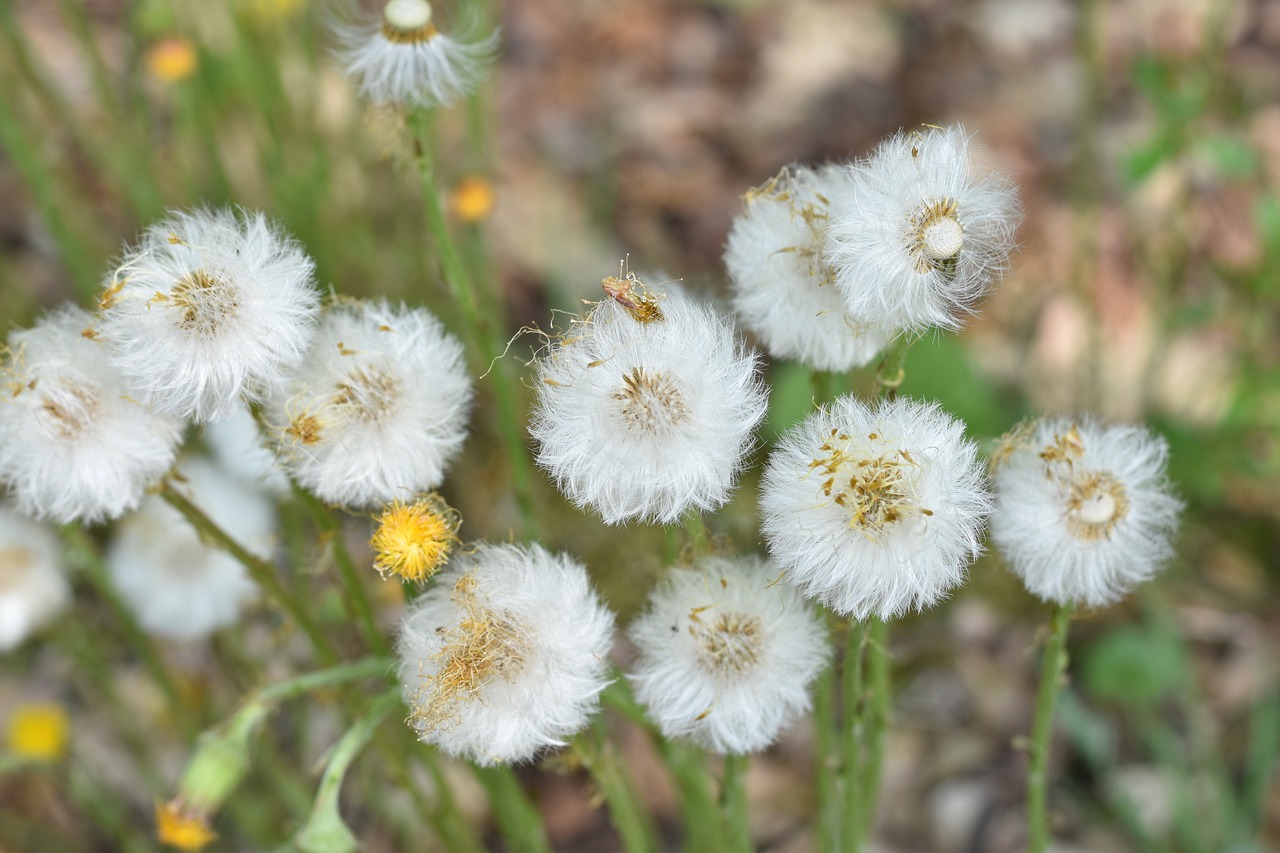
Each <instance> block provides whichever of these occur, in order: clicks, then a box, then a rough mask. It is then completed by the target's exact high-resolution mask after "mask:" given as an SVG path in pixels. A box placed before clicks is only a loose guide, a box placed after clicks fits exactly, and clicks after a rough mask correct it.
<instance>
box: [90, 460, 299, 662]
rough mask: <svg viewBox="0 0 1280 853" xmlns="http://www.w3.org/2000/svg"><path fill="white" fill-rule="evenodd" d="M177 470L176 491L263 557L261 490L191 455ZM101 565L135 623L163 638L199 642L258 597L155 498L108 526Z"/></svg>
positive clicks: (268, 536) (266, 516)
mask: <svg viewBox="0 0 1280 853" xmlns="http://www.w3.org/2000/svg"><path fill="white" fill-rule="evenodd" d="M178 471H179V477H177V478H175V479H174V482H173V485H174V487H175V488H176V489H178V490H179V491H180V492H182V493H183V495H184V496H185V497H187V498H188V499H189V500H190V501H191V502H192V503H194V504H195V505H196V506H198V507H199V508H200V509H201V510H202V511H203V512H204V513H205V514H206V515H208V516H209V518H210V519H212V520H213V522H214V523H215V524H217V525H218V526H219V527H221V528H222V529H223V530H224V531H226V532H227V533H228V534H229V535H230V536H231V538H233V539H235V540H236V541H237V542H239V543H240V544H241V545H243V546H244V547H245V548H246V549H248V550H249V551H250V552H251V553H253V554H256V555H258V556H260V557H263V558H264V559H265V558H269V557H270V556H271V550H272V544H273V542H274V539H275V511H274V509H273V507H272V505H271V502H270V501H269V500H267V498H266V497H265V496H264V495H263V494H262V493H261V492H259V491H258V490H257V489H255V488H253V487H251V486H249V485H248V484H245V483H243V482H241V481H240V480H238V479H236V478H235V477H232V476H230V475H229V474H227V473H226V472H225V471H223V470H221V469H220V468H218V467H217V466H215V465H214V464H213V463H212V462H209V461H208V460H205V459H201V458H199V457H187V458H185V459H183V460H181V461H180V462H179V464H178ZM106 559H107V569H108V571H109V573H110V576H111V580H112V582H113V583H114V584H115V586H116V589H117V590H118V591H119V592H120V597H121V598H122V599H123V600H124V603H125V605H126V606H127V607H128V608H129V609H130V610H131V611H133V613H134V615H135V616H136V617H137V619H138V624H139V625H141V626H142V627H143V629H144V630H146V631H148V632H150V633H152V634H158V635H160V636H164V637H172V638H175V639H199V638H201V637H205V636H207V635H209V634H211V633H213V632H214V631H216V630H218V629H219V628H223V627H226V626H227V625H230V624H232V623H233V622H235V621H236V619H237V618H239V616H240V611H241V609H242V608H243V607H244V605H245V604H247V603H248V602H250V601H252V600H254V599H255V598H256V597H257V594H258V588H257V585H256V584H254V583H253V581H251V580H250V579H249V578H248V577H247V576H246V575H245V571H244V567H243V566H241V565H240V563H239V562H238V561H237V560H236V559H235V558H234V557H232V556H231V555H230V554H228V553H226V552H225V551H222V550H220V549H217V548H215V547H213V546H211V545H206V544H205V543H204V541H203V540H202V539H201V538H200V536H199V534H198V533H197V532H196V530H195V528H193V527H192V526H191V525H190V524H189V523H188V522H187V520H186V519H185V518H183V517H182V515H181V514H179V512H178V511H177V510H176V509H174V508H173V507H171V506H169V504H168V503H167V502H166V501H165V500H164V499H163V498H162V497H160V496H159V495H151V496H149V497H148V498H147V499H146V501H145V502H144V503H143V504H142V507H141V508H140V509H139V510H138V511H137V512H136V513H134V514H133V515H130V516H128V517H127V518H125V519H123V520H121V522H120V523H119V524H118V525H117V526H116V530H115V535H114V536H113V537H112V539H111V542H110V544H109V545H108V547H107V554H106Z"/></svg>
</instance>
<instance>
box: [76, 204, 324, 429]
mask: <svg viewBox="0 0 1280 853" xmlns="http://www.w3.org/2000/svg"><path fill="white" fill-rule="evenodd" d="M314 268H315V265H314V263H313V262H312V260H311V258H310V257H308V256H307V254H306V253H305V252H304V251H303V250H302V248H301V247H300V246H299V245H298V244H297V243H295V242H294V241H293V240H292V239H290V238H289V237H287V236H286V235H285V234H284V233H283V232H281V231H280V230H279V229H278V228H277V227H276V226H275V225H273V224H272V223H271V222H269V221H268V220H267V218H266V217H265V216H264V215H263V214H261V213H249V212H241V213H240V214H236V213H234V212H232V211H230V210H193V211H170V212H169V213H168V214H167V215H166V216H165V218H164V219H162V220H160V221H159V222H157V223H156V224H154V225H152V226H151V227H149V228H148V229H147V230H146V231H145V232H144V233H143V235H142V238H141V240H140V241H139V243H138V245H137V246H135V247H134V248H132V249H130V250H129V251H128V252H126V253H125V256H124V259H123V260H122V261H121V263H120V266H119V267H118V268H117V269H116V270H115V272H113V273H112V275H111V277H110V279H109V280H108V282H107V286H106V290H105V291H104V292H103V295H102V298H101V300H100V307H101V309H102V321H101V325H100V328H99V331H100V332H101V334H102V338H103V340H104V341H106V343H107V344H108V348H109V351H110V357H111V362H112V364H113V365H114V366H115V367H116V369H117V370H119V371H120V373H121V375H123V376H124V377H125V380H126V382H127V383H128V385H129V388H130V391H131V393H133V394H135V395H137V396H138V397H139V398H140V399H141V400H142V401H143V402H144V403H146V404H148V405H151V406H154V407H155V408H156V409H157V410H158V411H161V412H164V413H166V414H170V415H174V416H177V417H182V418H191V419H193V420H195V421H198V422H201V423H203V422H205V421H211V420H221V419H223V418H228V417H231V415H233V414H234V413H235V412H236V411H237V409H238V407H239V406H241V405H242V402H241V401H242V400H245V401H250V402H254V401H260V400H262V399H263V398H264V397H265V396H266V395H267V394H268V393H270V391H271V390H272V389H273V388H275V387H276V386H278V385H280V384H281V383H282V382H283V381H284V380H285V379H286V378H287V377H288V376H289V375H290V374H292V373H293V372H294V371H296V370H297V369H298V365H299V364H301V362H302V358H303V356H304V355H305V354H306V351H307V347H308V345H309V344H310V342H311V336H312V334H313V333H314V330H315V318H316V314H317V312H318V311H319V306H320V297H319V293H318V292H317V291H316V289H315V286H314V283H313V272H314Z"/></svg>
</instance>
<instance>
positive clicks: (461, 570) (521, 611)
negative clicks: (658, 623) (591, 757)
mask: <svg viewBox="0 0 1280 853" xmlns="http://www.w3.org/2000/svg"><path fill="white" fill-rule="evenodd" d="M612 643H613V614H612V613H611V612H610V611H609V610H608V609H607V608H606V607H605V606H604V605H603V604H602V603H601V602H600V599H599V598H598V597H597V596H596V594H595V592H594V591H593V590H592V588H591V584H590V581H589V580H588V578H587V572H586V569H584V568H583V567H582V565H581V564H579V563H578V562H576V561H575V560H573V559H572V558H571V557H569V556H568V555H565V554H555V555H553V554H550V553H548V552H547V551H546V550H544V549H543V548H541V547H540V546H538V545H526V546H520V545H488V544H485V545H480V546H478V547H476V548H475V550H474V551H472V552H470V553H464V554H461V555H459V556H457V557H455V558H454V559H453V561H452V562H451V563H450V564H449V567H448V568H447V569H446V570H445V571H444V572H442V573H441V574H440V575H439V576H438V578H437V580H436V582H435V583H434V584H433V585H432V586H431V587H430V588H429V589H428V590H427V591H426V592H425V593H423V594H422V595H421V596H419V597H418V598H417V599H416V600H415V601H414V603H413V605H412V606H411V609H410V611H409V613H408V614H407V615H406V616H405V618H404V621H403V622H402V623H401V626H400V638H399V642H398V644H397V652H398V654H399V657H400V668H399V674H400V681H401V683H402V685H403V687H404V697H405V703H406V704H407V705H408V706H409V708H410V711H411V714H410V717H409V723H410V725H411V726H412V727H413V728H414V729H415V730H416V731H417V732H418V736H419V738H420V739H421V740H423V741H424V742H427V743H433V744H435V745H436V746H438V747H439V748H440V749H441V750H443V751H444V752H445V753H447V754H449V755H453V756H458V757H461V758H466V759H468V760H471V761H475V762H476V763H478V764H484V765H491V764H507V763H518V762H523V761H528V760H530V759H532V758H533V757H534V756H535V755H537V754H538V753H539V752H540V751H542V750H543V749H546V748H548V747H554V746H562V745H564V743H565V739H566V738H568V737H569V736H571V735H573V734H575V733H576V732H578V731H579V730H581V729H582V728H584V727H585V726H586V725H587V723H588V721H589V720H590V718H591V716H592V715H593V714H595V713H596V711H597V708H598V706H599V697H600V691H601V690H603V689H604V687H605V685H606V684H607V683H608V681H609V678H608V673H609V662H608V654H609V649H610V647H611V645H612Z"/></svg>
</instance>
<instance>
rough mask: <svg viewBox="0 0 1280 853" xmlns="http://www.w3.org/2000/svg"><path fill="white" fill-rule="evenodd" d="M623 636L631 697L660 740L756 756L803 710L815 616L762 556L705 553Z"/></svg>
mask: <svg viewBox="0 0 1280 853" xmlns="http://www.w3.org/2000/svg"><path fill="white" fill-rule="evenodd" d="M628 633H629V634H630V636H631V640H632V642H633V643H635V645H636V648H637V649H639V652H640V658H639V660H638V661H637V663H636V665H635V670H634V672H632V673H631V675H630V676H629V677H630V679H631V683H632V685H633V686H634V689H635V694H636V699H637V700H638V701H639V702H640V704H642V705H644V706H645V711H646V714H647V715H648V717H649V718H650V719H651V720H653V721H654V723H656V724H657V726H658V728H659V730H660V731H661V732H662V733H663V735H665V736H667V737H689V738H691V739H692V740H693V741H694V742H696V743H697V744H698V745H700V746H702V747H704V748H706V749H710V750H714V751H715V752H721V753H724V752H732V753H746V752H757V751H759V750H762V749H764V748H766V747H767V746H769V745H770V744H771V743H773V742H774V740H776V739H777V737H778V733H779V732H780V731H781V730H782V728H783V727H784V726H786V725H787V724H788V723H790V722H791V721H793V720H794V719H796V718H797V717H798V716H800V715H801V714H803V713H805V712H806V711H808V710H809V685H810V684H811V683H812V682H813V680H814V678H816V677H817V675H818V673H819V672H820V671H821V670H822V668H823V667H824V666H825V665H826V663H827V658H828V647H827V643H826V640H827V636H826V631H825V630H824V629H823V627H822V622H821V621H820V620H819V619H818V618H817V615H816V614H815V613H814V612H813V610H812V609H811V608H810V607H809V606H808V604H807V603H806V602H805V600H804V599H803V598H802V597H801V596H800V593H799V591H798V590H796V589H795V587H793V586H791V585H790V584H788V583H786V582H785V581H783V582H779V581H778V580H777V572H776V571H775V570H774V569H773V567H772V565H771V564H770V563H769V561H767V560H765V559H764V558H763V557H757V556H750V557H743V558H740V559H728V558H726V557H708V558H706V559H705V560H704V561H703V562H702V563H701V564H700V565H699V566H698V567H697V568H696V569H676V570H673V571H672V572H671V573H670V574H668V575H667V576H666V578H664V579H663V581H662V583H661V585H660V586H659V587H658V589H657V590H655V592H654V593H653V595H652V596H651V598H650V599H649V607H648V609H647V610H646V612H645V613H644V615H642V616H641V617H639V618H638V619H636V621H635V622H633V623H632V625H631V628H630V630H629V631H628Z"/></svg>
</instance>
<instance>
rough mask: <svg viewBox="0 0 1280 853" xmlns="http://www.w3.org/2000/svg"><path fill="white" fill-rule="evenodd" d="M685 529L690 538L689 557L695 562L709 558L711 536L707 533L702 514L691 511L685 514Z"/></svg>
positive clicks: (695, 510) (694, 510)
mask: <svg viewBox="0 0 1280 853" xmlns="http://www.w3.org/2000/svg"><path fill="white" fill-rule="evenodd" d="M684 529H685V533H686V534H688V536H689V546H688V547H689V556H690V557H691V558H692V559H693V561H694V562H697V561H698V560H700V559H701V558H703V557H705V556H707V554H708V553H710V551H711V535H710V534H709V533H708V532H707V525H706V522H704V521H703V520H702V513H701V512H700V511H698V510H697V509H691V510H689V511H687V512H686V513H685V514H684Z"/></svg>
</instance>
